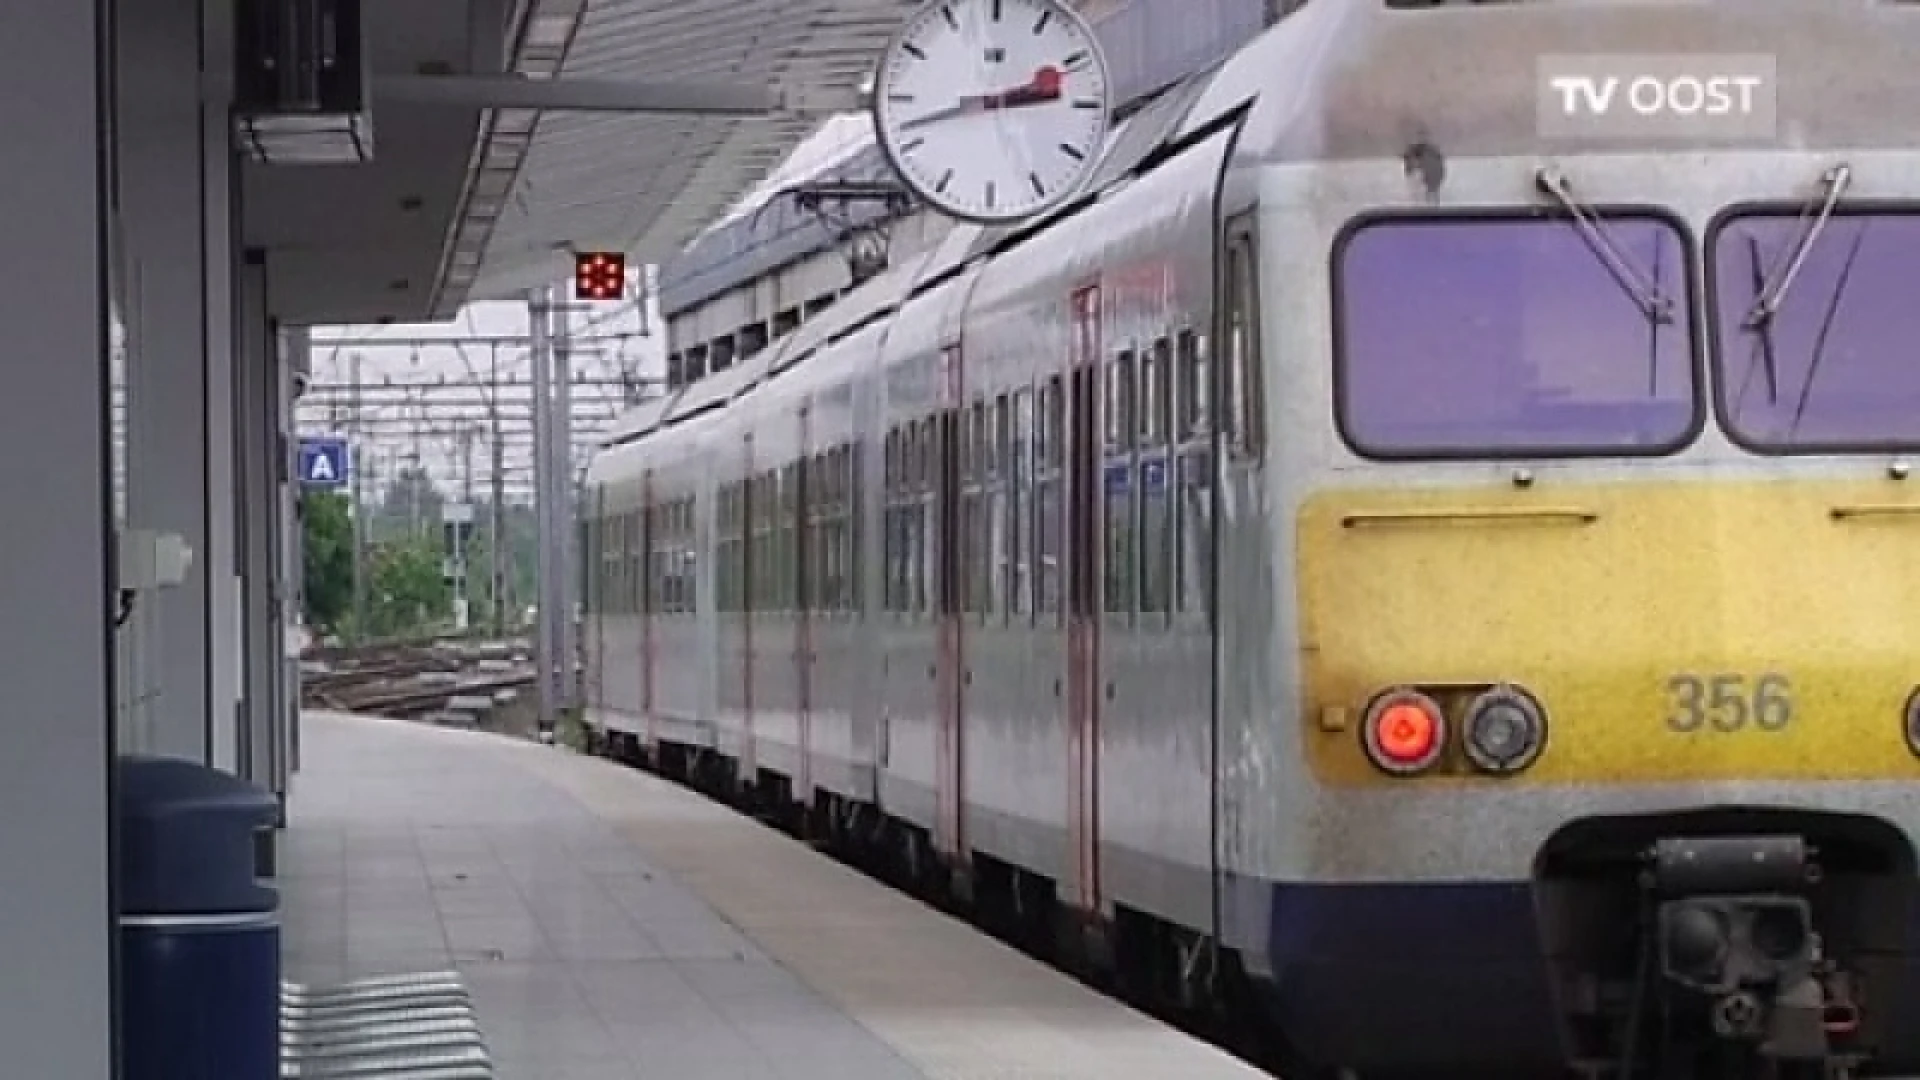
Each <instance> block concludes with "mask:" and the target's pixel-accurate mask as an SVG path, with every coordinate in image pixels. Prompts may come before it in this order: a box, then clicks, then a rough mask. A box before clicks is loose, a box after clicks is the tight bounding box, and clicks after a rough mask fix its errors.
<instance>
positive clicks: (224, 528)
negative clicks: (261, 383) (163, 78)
mask: <svg viewBox="0 0 1920 1080" xmlns="http://www.w3.org/2000/svg"><path fill="white" fill-rule="evenodd" d="M201 29H202V32H203V35H204V36H203V38H202V42H203V44H204V46H205V49H206V51H205V53H204V55H205V57H206V59H207V67H208V70H209V72H218V73H224V72H226V71H228V70H229V69H231V67H232V64H231V62H230V59H229V58H230V57H231V55H232V52H233V26H232V13H231V5H230V4H226V3H209V4H207V7H206V11H205V21H204V25H203V26H202V28H201ZM204 105H205V108H204V112H203V113H202V131H203V133H204V136H205V138H204V141H203V142H202V143H201V151H202V159H201V160H202V162H203V172H204V178H205V184H204V189H205V190H204V192H203V195H204V199H205V209H204V212H203V215H202V220H203V223H204V224H205V226H206V251H207V261H206V270H207V282H206V289H205V293H206V302H205V308H204V311H205V325H206V328H207V447H208V454H207V544H206V550H205V551H204V552H202V553H201V555H200V557H199V558H197V559H196V560H195V561H196V562H198V563H199V564H200V565H201V567H202V572H203V573H205V574H206V576H207V578H206V580H207V594H208V618H207V623H208V639H209V640H208V657H207V659H208V664H207V674H208V686H207V716H208V725H209V727H210V734H209V735H208V742H209V747H208V750H209V754H210V757H209V760H210V761H211V762H212V763H213V764H214V765H216V766H218V767H219V768H222V769H225V770H227V771H229V772H233V773H236V774H237V773H239V772H240V747H239V716H240V699H241V696H242V693H243V691H244V686H243V683H244V679H245V675H244V672H243V671H242V668H241V664H240V654H241V649H242V647H243V646H242V643H241V633H240V609H241V598H240V569H241V566H240V561H241V560H240V551H239V548H238V546H237V545H238V543H239V536H238V531H239V520H238V515H239V513H240V512H241V509H240V508H241V506H242V505H243V504H242V503H241V502H240V487H239V471H238V468H237V466H236V458H235V456H234V448H235V446H236V445H237V443H236V442H235V439H236V434H235V431H234V416H235V413H234V396H233V381H234V371H235V368H234V356H235V353H236V350H237V342H238V334H239V329H238V328H239V323H238V321H237V319H236V317H235V310H236V306H237V305H236V300H237V298H238V290H239V285H238V282H237V280H236V274H237V271H238V267H239V262H240V250H239V247H238V245H237V244H236V242H235V236H236V235H237V234H238V228H237V222H238V220H239V213H240V199H239V190H238V189H239V181H238V178H239V167H238V163H237V162H236V160H235V157H234V152H233V138H232V134H231V131H230V128H229V126H228V125H229V120H228V117H227V109H228V102H227V101H226V100H225V99H224V98H216V99H215V100H210V101H207V102H205V103H204Z"/></svg>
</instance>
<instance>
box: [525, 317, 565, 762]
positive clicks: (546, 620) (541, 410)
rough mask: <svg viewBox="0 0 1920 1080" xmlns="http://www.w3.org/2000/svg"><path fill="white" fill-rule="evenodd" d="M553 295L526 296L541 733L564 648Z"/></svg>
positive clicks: (554, 697)
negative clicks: (550, 523) (558, 615)
mask: <svg viewBox="0 0 1920 1080" xmlns="http://www.w3.org/2000/svg"><path fill="white" fill-rule="evenodd" d="M550 300H551V293H550V291H549V290H548V289H544V288H543V289H535V290H532V291H531V292H529V293H528V294H527V336H528V339H529V342H530V348H529V349H528V360H529V362H530V363H531V364H532V365H533V508H534V520H535V522H536V525H537V528H536V529H535V530H534V533H535V537H536V541H537V542H536V548H535V551H536V558H535V566H536V567H537V568H538V570H537V572H538V575H539V590H538V595H539V601H538V604H537V607H536V609H535V610H536V613H537V614H536V626H535V638H534V656H535V658H536V670H537V671H538V673H539V674H538V680H537V681H538V684H539V688H540V725H539V726H540V733H541V734H542V735H543V736H545V735H548V734H550V733H551V732H552V731H553V728H554V721H555V719H556V717H557V715H558V711H559V704H560V703H559V689H560V688H559V681H558V679H557V677H556V676H557V670H556V669H557V665H556V663H555V661H556V656H555V653H556V651H557V650H558V649H559V647H560V640H559V637H558V635H556V634H555V632H554V619H553V615H554V611H555V609H556V608H557V607H558V606H559V605H558V597H557V596H556V595H555V593H554V591H553V589H552V582H553V564H554V549H553V534H552V530H550V529H548V528H547V512H548V508H549V507H550V506H551V505H552V503H553V499H554V487H553V469H552V466H551V458H552V456H553V455H552V453H551V448H552V443H553V400H552V399H553V394H552V390H551V386H550V383H549V376H550V373H551V372H550V367H551V363H552V352H553V340H552V334H551V332H550V331H551V329H552V324H551V323H550V322H549V321H548V320H549V319H550V317H551V316H550V312H549V308H550V307H551V303H550Z"/></svg>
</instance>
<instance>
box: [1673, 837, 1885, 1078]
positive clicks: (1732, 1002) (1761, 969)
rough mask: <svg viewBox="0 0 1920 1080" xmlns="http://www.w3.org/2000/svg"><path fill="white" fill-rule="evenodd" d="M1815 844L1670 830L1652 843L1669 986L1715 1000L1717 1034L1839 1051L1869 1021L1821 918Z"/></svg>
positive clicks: (1823, 1056)
mask: <svg viewBox="0 0 1920 1080" xmlns="http://www.w3.org/2000/svg"><path fill="white" fill-rule="evenodd" d="M1813 855H1814V853H1813V851H1812V849H1811V848H1809V847H1807V846H1806V844H1805V843H1804V842H1803V841H1802V840H1801V839H1800V838H1799V837H1792V836H1731V837H1677V838H1666V839H1662V840H1660V841H1659V842H1657V843H1656V844H1655V845H1654V847H1653V849H1652V850H1651V851H1650V852H1649V853H1648V856H1649V859H1648V861H1649V863H1650V864H1651V868H1650V871H1649V873H1648V875H1647V877H1646V878H1645V879H1644V880H1645V881H1646V883H1647V884H1648V885H1649V886H1650V887H1651V888H1652V890H1653V892H1654V893H1655V894H1656V896H1657V897H1658V906H1657V908H1656V912H1655V922H1654V932H1655V935H1656V941H1655V951H1656V954H1657V956H1658V961H1659V970H1660V974H1661V976H1662V977H1663V979H1664V981H1665V982H1666V984H1667V985H1668V987H1669V990H1670V991H1678V992H1679V993H1680V995H1681V996H1682V997H1688V998H1692V999H1693V1000H1694V1001H1695V1002H1697V1003H1700V1004H1702V1005H1704V1006H1705V1013H1706V1020H1707V1027H1708V1029H1709V1030H1710V1031H1711V1033H1712V1035H1713V1036H1714V1037H1716V1038H1718V1039H1720V1040H1725V1041H1733V1042H1740V1043H1746V1044H1748V1045H1749V1046H1750V1047H1751V1048H1752V1050H1753V1052H1754V1053H1756V1054H1757V1055H1758V1056H1760V1057H1762V1058H1767V1059H1772V1060H1775V1061H1782V1062H1832V1061H1833V1060H1834V1059H1835V1057H1836V1052H1835V1047H1834V1043H1835V1042H1836V1041H1844V1040H1845V1039H1846V1037H1847V1036H1850V1035H1851V1034H1852V1033H1853V1032H1854V1031H1855V1030H1856V1029H1857V1028H1858V1027H1859V1024H1860V1009H1859V1005H1858V1002H1857V1000H1856V998H1855V995H1854V992H1853V985H1852V981H1851V980H1850V979H1849V978H1848V977H1847V975H1846V973H1844V972H1839V971H1836V970H1834V969H1833V966H1832V965H1831V964H1830V963H1829V962H1828V960H1827V958H1826V957H1825V956H1824V955H1823V950H1822V945H1821V939H1820V935H1819V933H1818V931H1817V929H1816V927H1815V925H1814V918H1813V908H1812V904H1811V902H1810V901H1809V899H1808V897H1807V895H1806V893H1807V891H1808V889H1809V887H1810V886H1812V885H1813V884H1814V883H1816V882H1818V881H1819V879H1820V873H1819V867H1818V864H1817V863H1816V862H1815V861H1814V858H1813Z"/></svg>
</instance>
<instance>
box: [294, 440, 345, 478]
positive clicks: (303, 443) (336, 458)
mask: <svg viewBox="0 0 1920 1080" xmlns="http://www.w3.org/2000/svg"><path fill="white" fill-rule="evenodd" d="M351 467H352V454H351V453H350V452H349V451H348V449H347V440H345V439H342V438H337V437H333V436H319V437H314V436H306V437H303V438H301V440H300V483H301V486H303V487H318V488H337V487H345V486H346V484H347V470H348V469H349V468H351Z"/></svg>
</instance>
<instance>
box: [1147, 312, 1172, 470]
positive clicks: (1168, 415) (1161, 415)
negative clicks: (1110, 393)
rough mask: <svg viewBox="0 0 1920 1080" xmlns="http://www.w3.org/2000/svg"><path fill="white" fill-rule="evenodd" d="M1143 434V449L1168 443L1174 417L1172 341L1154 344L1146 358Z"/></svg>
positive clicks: (1159, 341)
mask: <svg viewBox="0 0 1920 1080" xmlns="http://www.w3.org/2000/svg"><path fill="white" fill-rule="evenodd" d="M1140 396H1141V408H1140V419H1141V424H1140V435H1141V445H1142V446H1159V445H1161V444H1163V443H1165V442H1166V441H1167V436H1168V432H1169V431H1170V430H1172V427H1173V424H1172V417H1173V342H1172V341H1171V340H1169V339H1167V338H1164V337H1163V338H1161V339H1160V340H1158V341H1156V342H1154V343H1153V353H1152V355H1150V356H1148V357H1147V370H1146V374H1145V376H1144V377H1143V378H1142V379H1141V380H1140Z"/></svg>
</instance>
